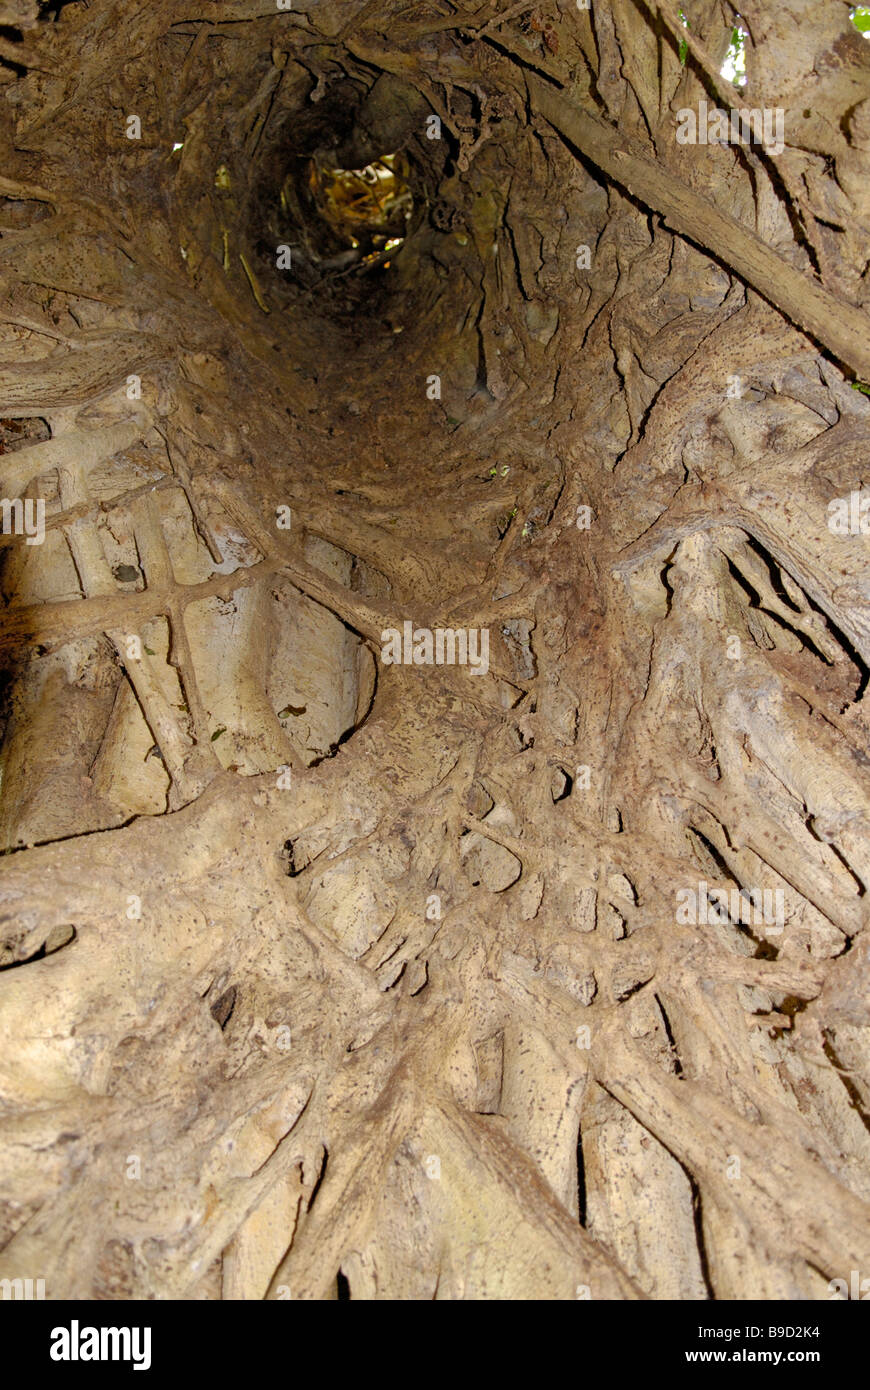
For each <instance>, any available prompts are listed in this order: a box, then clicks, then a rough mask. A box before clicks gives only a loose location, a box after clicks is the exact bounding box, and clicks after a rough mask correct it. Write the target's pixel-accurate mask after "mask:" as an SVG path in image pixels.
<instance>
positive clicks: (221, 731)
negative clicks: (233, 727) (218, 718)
mask: <svg viewBox="0 0 870 1390" xmlns="http://www.w3.org/2000/svg"><path fill="white" fill-rule="evenodd" d="M226 731H227V730H226V725H223V726H222V727H221V728H220V729H215V731H214V733H213V734H212V736H211V741H212V743H214V741H215V739H216V738H220V736H221V734H225V733H226Z"/></svg>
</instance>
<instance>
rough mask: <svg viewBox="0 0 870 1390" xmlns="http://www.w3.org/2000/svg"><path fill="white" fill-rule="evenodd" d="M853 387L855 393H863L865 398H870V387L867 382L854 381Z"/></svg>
mask: <svg viewBox="0 0 870 1390" xmlns="http://www.w3.org/2000/svg"><path fill="white" fill-rule="evenodd" d="M851 386H852V390H853V391H863V392H864V395H865V396H870V386H868V385H867V383H866V381H853V382H852V383H851Z"/></svg>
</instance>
